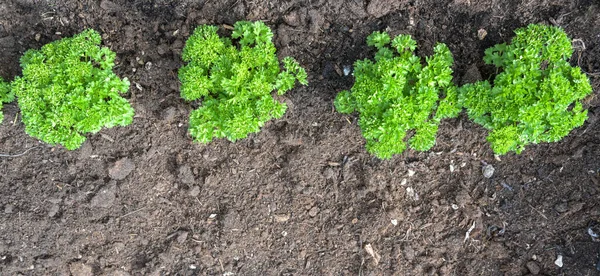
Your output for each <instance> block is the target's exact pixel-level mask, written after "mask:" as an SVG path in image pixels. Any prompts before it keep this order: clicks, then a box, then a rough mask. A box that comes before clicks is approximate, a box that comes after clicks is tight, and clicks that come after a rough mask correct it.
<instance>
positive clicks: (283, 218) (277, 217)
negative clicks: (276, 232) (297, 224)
mask: <svg viewBox="0 0 600 276" xmlns="http://www.w3.org/2000/svg"><path fill="white" fill-rule="evenodd" d="M273 217H274V218H275V221H277V222H286V221H288V220H289V219H290V215H288V214H283V215H275V216H273Z"/></svg>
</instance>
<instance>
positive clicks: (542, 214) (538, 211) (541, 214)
mask: <svg viewBox="0 0 600 276" xmlns="http://www.w3.org/2000/svg"><path fill="white" fill-rule="evenodd" d="M529 207H531V209H533V210H535V211H536V212H537V213H538V214H540V216H542V217H543V218H545V219H548V217H547V216H545V215H544V213H542V212H540V210H538V209H536V208H535V207H533V206H531V204H529Z"/></svg>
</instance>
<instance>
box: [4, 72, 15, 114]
mask: <svg viewBox="0 0 600 276" xmlns="http://www.w3.org/2000/svg"><path fill="white" fill-rule="evenodd" d="M14 99H15V94H14V93H12V91H11V90H10V84H9V83H7V82H5V81H4V79H3V78H2V77H0V123H2V120H3V119H4V114H3V113H2V106H3V104H4V103H10V102H12V101H13V100H14Z"/></svg>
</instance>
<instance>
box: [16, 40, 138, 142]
mask: <svg viewBox="0 0 600 276" xmlns="http://www.w3.org/2000/svg"><path fill="white" fill-rule="evenodd" d="M100 43H101V37H100V35H99V34H98V33H97V32H96V31H94V30H92V29H88V30H85V31H83V32H82V33H80V34H78V35H75V36H73V37H70V38H64V39H61V40H58V41H54V42H51V43H49V44H46V45H44V46H43V47H42V48H41V49H40V50H33V49H32V50H28V51H27V52H26V53H25V54H24V55H23V56H22V57H21V60H20V61H21V67H22V68H23V76H22V77H17V78H15V80H14V81H13V82H12V84H11V89H12V91H13V92H14V93H15V94H16V96H17V98H18V104H19V107H20V109H21V113H22V118H23V123H24V124H25V131H26V132H27V133H28V134H29V135H31V136H33V137H36V138H39V139H40V140H42V141H45V142H47V143H49V144H61V145H63V146H64V147H65V148H67V149H69V150H73V149H76V148H79V147H80V146H81V144H82V143H83V142H84V141H85V139H86V138H85V137H84V135H85V134H86V133H89V132H91V133H95V132H98V131H99V130H100V129H101V128H102V127H114V126H117V125H120V126H125V125H128V124H130V123H131V122H132V120H133V115H134V110H133V108H132V107H131V106H130V104H129V102H128V101H127V100H126V99H124V98H123V97H121V96H120V94H121V93H125V92H127V90H128V89H129V81H128V80H127V78H125V79H122V80H121V79H120V78H119V77H118V76H117V75H115V74H114V73H113V72H112V69H113V67H114V60H115V56H116V54H115V53H114V52H112V51H111V50H110V49H108V48H106V47H100V46H99V45H100Z"/></svg>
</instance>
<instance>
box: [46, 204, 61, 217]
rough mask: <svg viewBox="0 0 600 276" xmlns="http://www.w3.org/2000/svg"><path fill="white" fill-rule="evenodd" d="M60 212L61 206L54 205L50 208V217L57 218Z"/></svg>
mask: <svg viewBox="0 0 600 276" xmlns="http://www.w3.org/2000/svg"><path fill="white" fill-rule="evenodd" d="M59 211H60V206H59V205H58V204H52V207H50V211H48V217H51V218H53V217H55V216H56V215H57V214H58V212H59Z"/></svg>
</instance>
